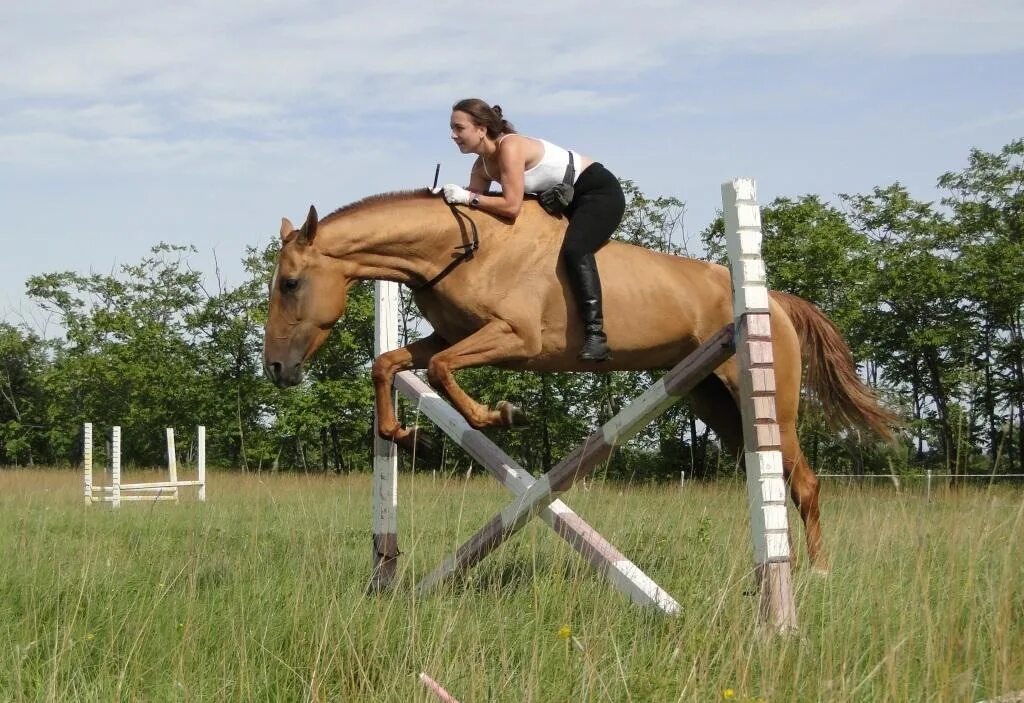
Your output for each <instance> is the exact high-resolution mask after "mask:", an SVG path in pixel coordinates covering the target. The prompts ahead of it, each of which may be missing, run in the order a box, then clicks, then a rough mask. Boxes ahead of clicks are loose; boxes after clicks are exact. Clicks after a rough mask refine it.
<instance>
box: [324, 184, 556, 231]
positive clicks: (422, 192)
mask: <svg viewBox="0 0 1024 703" xmlns="http://www.w3.org/2000/svg"><path fill="white" fill-rule="evenodd" d="M487 195H499V193H497V192H495V191H489V192H488V193H487ZM439 197H440V196H438V195H434V194H433V193H431V192H430V189H429V188H417V189H416V190H393V191H389V192H387V193H378V194H377V195H368V196H366V197H365V198H363V199H362V200H357V201H355V202H354V203H349V204H348V205H342V206H341V207H340V208H338V209H337V210H335V211H334V212H332V213H330V214H329V215H327V216H326V217H324V218H323V219H321V220H320V222H321V224H326V223H327V222H328V221H330V220H335V219H337V218H339V217H341V216H342V215H349V214H351V213H353V212H357V211H359V210H362V209H363V208H367V207H369V206H371V205H378V204H380V203H390V202H396V201H401V200H422V199H426V198H439ZM523 199H524V200H536V199H537V196H536V195H534V194H532V193H527V194H526V195H525V196H524V198H523Z"/></svg>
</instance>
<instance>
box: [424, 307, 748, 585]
mask: <svg viewBox="0 0 1024 703" xmlns="http://www.w3.org/2000/svg"><path fill="white" fill-rule="evenodd" d="M732 354H733V328H732V325H727V326H725V327H723V328H722V329H721V330H720V331H719V332H718V333H717V334H715V335H714V336H713V337H711V339H709V340H707V341H706V342H705V343H704V344H702V345H701V346H699V347H698V348H697V350H696V351H694V352H693V353H692V354H690V355H689V356H687V357H686V358H685V359H683V360H682V361H680V362H679V363H678V364H677V365H676V366H675V367H673V368H672V370H671V371H669V372H668V373H666V374H665V375H664V376H663V377H662V378H661V379H660V380H659V381H658V382H657V383H655V384H654V385H653V386H651V387H650V388H648V389H647V390H646V391H645V392H644V393H643V394H641V395H640V396H639V397H638V398H636V399H635V400H634V401H633V402H632V403H630V404H629V405H627V406H626V407H625V408H623V409H622V410H621V411H620V412H619V413H618V414H617V415H616V416H615V417H613V418H612V419H611V420H609V421H608V422H606V423H605V424H604V425H602V426H601V428H600V429H598V430H597V431H596V432H594V433H593V434H591V435H590V436H589V437H588V438H587V439H586V440H585V441H584V442H583V444H581V445H580V446H579V447H577V448H576V449H575V450H574V451H573V452H572V453H571V454H570V455H569V456H567V457H566V458H565V459H563V460H562V461H560V462H558V464H556V465H555V467H554V468H552V469H551V470H550V471H548V472H547V473H546V474H544V475H543V476H542V477H541V478H540V479H538V480H536V481H535V482H534V483H532V484H531V485H530V486H529V488H528V489H527V490H526V491H525V492H523V493H522V494H521V495H519V496H518V497H517V498H516V500H515V501H513V502H512V503H510V504H509V505H508V506H507V507H506V508H505V509H504V510H502V511H501V512H500V513H498V514H497V515H495V516H494V517H493V518H491V520H490V521H489V522H488V523H487V524H486V525H485V526H484V527H483V528H481V529H480V530H479V531H477V533H476V534H474V535H473V536H472V537H471V538H470V539H469V540H468V541H466V542H464V543H463V544H462V546H460V547H459V548H458V550H456V552H455V554H453V555H451V556H449V557H448V558H446V559H445V560H444V562H442V563H441V565H440V566H438V567H437V568H436V569H434V571H432V572H431V573H430V574H428V575H427V576H426V578H424V579H423V580H422V581H421V582H420V590H421V591H428V590H430V589H431V588H434V587H435V586H437V585H438V584H440V583H443V582H444V581H446V580H448V579H450V578H451V577H453V576H455V575H456V574H459V573H462V572H464V571H465V570H466V569H468V568H470V567H471V566H473V565H474V564H476V563H478V562H479V561H480V560H481V559H483V558H484V557H485V556H487V555H488V554H490V553H491V552H493V551H494V550H495V549H497V548H498V547H500V546H501V545H502V544H504V543H505V541H506V540H507V539H508V538H509V537H511V536H512V535H514V534H515V533H516V532H518V531H519V530H521V529H522V528H523V527H524V526H525V525H526V523H527V522H528V521H529V520H530V518H532V517H533V516H534V515H537V514H538V513H540V512H541V511H542V510H543V509H544V508H545V507H546V506H548V505H549V504H550V503H551V502H552V501H554V500H556V499H557V498H558V497H559V496H560V495H562V493H564V492H565V491H567V490H569V488H570V487H571V486H572V485H573V483H574V482H575V481H577V480H578V479H581V478H583V477H585V476H586V475H587V474H589V473H590V472H591V471H593V470H594V469H595V468H596V467H597V466H598V465H599V464H600V463H601V462H602V461H604V460H605V459H607V458H608V457H609V456H610V455H611V453H612V450H613V449H614V448H615V447H616V446H617V445H618V444H621V443H622V442H625V441H626V440H628V439H630V438H631V437H633V436H634V435H635V434H637V433H638V432H639V431H640V430H642V429H643V428H644V427H646V426H647V425H648V424H649V423H650V422H651V420H653V419H654V418H656V417H658V416H659V415H661V414H662V413H664V412H665V410H667V409H668V408H669V407H671V406H672V405H674V404H675V403H676V402H677V401H678V400H679V399H680V398H682V397H683V396H685V395H686V394H687V393H689V392H690V391H691V390H693V388H694V386H696V385H697V384H698V383H699V382H700V381H701V380H702V379H703V378H704V377H705V376H707V375H708V374H709V373H711V372H712V371H713V370H714V369H715V368H717V367H718V366H720V365H721V364H722V363H723V362H724V361H726V360H727V359H728V358H729V357H730V356H732Z"/></svg>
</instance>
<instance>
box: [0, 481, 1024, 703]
mask: <svg viewBox="0 0 1024 703" xmlns="http://www.w3.org/2000/svg"><path fill="white" fill-rule="evenodd" d="M80 478H81V477H80V474H76V473H74V472H72V471H70V470H65V471H57V470H51V471H28V470H24V471H22V470H7V471H0V559H2V567H0V568H2V571H0V573H2V577H0V700H2V701H42V700H52V701H307V700H308V701H427V700H434V699H433V698H432V697H431V695H430V694H429V693H428V692H427V690H426V689H425V688H424V687H423V686H422V685H421V684H419V683H418V681H417V675H418V673H419V672H420V671H425V672H427V673H428V674H430V675H431V676H432V677H434V678H435V679H437V680H438V681H439V682H441V683H442V684H443V685H444V686H445V687H446V688H447V689H448V690H449V691H450V692H451V693H452V694H453V695H454V696H455V697H457V698H458V699H459V700H461V701H462V702H463V703H466V702H467V701H719V700H735V701H771V702H773V703H774V702H782V701H830V702H831V701H979V700H984V699H994V698H996V697H997V696H999V695H1002V694H1006V693H1008V692H1011V691H1018V690H1020V689H1024V494H1022V493H1021V492H1020V491H1019V490H1014V489H1010V488H996V489H978V488H974V489H969V490H964V491H962V492H957V493H950V492H939V493H938V494H937V495H936V499H935V500H934V501H933V502H932V503H931V504H929V503H927V502H926V501H925V500H924V497H923V495H922V494H921V493H911V494H907V493H904V494H897V493H895V492H894V490H893V489H892V487H891V486H886V487H876V488H872V489H855V488H849V487H842V488H840V487H838V486H836V487H831V486H828V485H826V489H825V491H824V493H823V524H824V527H825V536H826V540H827V543H828V545H829V547H830V551H831V555H832V562H833V568H832V572H831V574H830V575H829V576H827V577H821V576H818V575H816V574H813V573H812V572H811V571H810V570H809V569H808V568H807V564H806V559H805V558H804V553H803V548H802V538H803V534H802V531H797V533H796V535H797V537H796V540H795V543H796V544H798V545H800V548H799V553H800V559H801V560H800V562H799V563H798V564H797V566H796V568H795V571H794V573H795V582H796V588H797V594H796V596H797V608H798V615H799V618H800V627H801V629H800V633H799V635H797V636H795V637H790V638H778V637H773V636H768V635H764V634H758V633H757V631H756V629H755V618H754V609H755V604H756V600H755V598H754V597H753V596H752V595H751V588H752V585H753V582H752V578H751V574H750V562H751V548H750V540H749V537H748V534H747V530H748V527H747V513H746V505H745V494H744V489H743V486H742V485H740V484H734V485H726V484H720V485H707V486H705V485H698V484H691V485H688V486H687V487H686V488H685V489H681V488H680V487H678V486H672V487H669V486H663V487H657V488H628V489H622V488H621V487H617V486H612V485H608V486H601V485H598V486H595V487H593V488H592V489H591V490H589V491H582V490H579V489H577V490H574V491H572V492H570V493H569V494H568V495H567V496H566V501H567V502H568V503H569V504H570V505H571V506H572V507H573V508H574V509H575V510H576V511H577V512H579V513H580V514H581V515H582V516H583V517H584V518H585V519H586V520H588V521H589V522H590V523H591V524H593V525H594V526H595V527H596V528H598V529H599V530H600V531H601V532H602V533H603V534H604V535H605V536H606V537H608V538H609V540H610V541H611V542H613V543H614V544H615V545H616V546H618V547H619V548H620V549H621V550H622V551H623V552H624V553H625V554H626V555H627V556H629V557H630V558H631V559H633V561H635V562H636V563H637V564H638V565H639V566H640V567H641V568H643V569H645V570H646V571H647V573H648V574H649V575H650V576H651V577H652V578H654V579H655V580H656V581H658V582H659V583H660V584H661V585H662V586H663V587H664V588H666V589H667V590H668V591H669V592H670V593H672V594H673V595H674V596H675V597H676V598H677V599H678V600H679V601H680V603H681V604H682V606H683V614H682V616H680V617H677V618H667V617H664V616H661V615H657V614H654V613H650V612H647V611H644V610H642V609H640V608H637V607H635V606H632V605H630V604H629V603H628V602H627V601H626V600H625V598H624V597H622V596H621V595H620V594H619V593H618V592H617V591H614V590H612V589H611V588H610V587H608V586H606V585H605V584H604V582H603V581H602V580H601V579H599V578H597V577H596V576H595V575H594V574H593V573H592V572H591V570H590V568H589V566H587V565H586V563H585V562H583V560H582V559H581V558H580V557H578V556H577V555H576V554H575V552H573V551H572V550H571V549H569V548H568V547H567V546H565V544H564V543H563V542H561V540H559V539H558V538H557V537H555V536H554V535H553V534H551V532H550V531H549V530H548V529H547V528H546V526H544V525H543V524H542V523H540V522H539V521H535V524H534V525H533V526H532V527H531V528H529V529H527V530H526V531H524V533H523V534H522V535H520V536H519V537H516V538H515V539H513V540H512V541H511V542H510V543H509V544H508V545H506V546H505V547H503V548H502V549H501V550H499V551H498V552H496V553H495V554H494V555H492V556H491V557H490V558H489V559H487V560H485V561H484V562H483V564H482V565H481V566H479V567H478V568H477V569H475V570H474V571H473V572H472V573H471V575H470V577H469V578H468V579H467V580H465V581H462V582H459V583H456V584H454V585H453V586H451V587H450V588H449V589H448V590H446V591H443V592H441V593H438V594H436V595H432V596H429V597H424V598H414V597H413V596H412V588H411V585H412V583H413V580H414V578H415V577H416V576H420V575H423V574H424V573H426V572H427V571H428V570H429V569H431V568H432V567H433V566H435V565H436V563H437V562H438V561H439V560H440V559H441V557H442V556H443V555H444V554H445V553H446V552H447V551H449V550H451V549H452V548H454V547H455V546H456V545H457V544H458V543H459V542H460V541H461V540H462V539H464V538H465V537H467V536H468V535H469V534H470V533H471V532H472V531H473V530H475V529H476V528H477V527H479V526H480V525H481V524H482V523H483V522H484V521H485V520H486V519H487V518H488V517H490V516H491V515H492V514H493V513H494V512H495V511H496V510H497V509H499V508H500V507H501V506H502V505H503V504H504V503H505V501H506V499H507V494H506V493H504V491H503V490H502V489H501V488H500V487H498V486H497V484H496V483H495V482H494V481H493V480H491V479H489V478H475V479H470V480H465V479H463V478H462V477H457V478H450V479H447V480H445V479H441V478H438V479H436V480H435V479H433V478H432V477H431V476H430V475H418V476H415V477H413V476H410V475H402V476H401V481H400V518H399V519H400V546H401V548H402V551H403V556H402V571H401V576H402V581H401V583H400V584H399V586H398V587H397V588H396V589H395V590H394V591H393V592H391V593H389V594H387V595H383V596H367V595H365V594H364V586H365V584H366V579H367V576H368V570H369V566H370V561H371V554H370V478H369V477H368V476H351V477H340V478H339V477H320V476H316V477H304V476H294V475H263V476H259V477H257V476H254V475H248V476H243V475H239V474H216V473H214V474H213V475H212V476H211V477H210V487H209V489H208V493H209V502H208V503H206V504H200V503H196V502H195V501H194V497H193V494H192V493H191V491H186V492H184V493H183V499H182V502H181V503H180V504H172V503H159V504H155V503H134V504H126V505H124V506H122V508H121V509H120V510H118V511H116V512H114V511H111V510H110V509H109V507H107V506H105V505H94V506H92V507H86V506H84V505H83V504H82V499H81V487H80ZM126 478H130V479H131V480H133V481H134V480H144V479H143V474H141V473H140V472H135V473H130V474H128V476H127V477H126ZM792 517H793V524H794V525H795V524H797V522H798V521H797V519H796V516H795V513H793V514H792Z"/></svg>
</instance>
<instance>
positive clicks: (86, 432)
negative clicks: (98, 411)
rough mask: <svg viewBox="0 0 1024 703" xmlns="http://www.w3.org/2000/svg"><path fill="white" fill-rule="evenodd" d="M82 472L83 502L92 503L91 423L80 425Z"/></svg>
mask: <svg viewBox="0 0 1024 703" xmlns="http://www.w3.org/2000/svg"><path fill="white" fill-rule="evenodd" d="M82 472H83V473H84V479H85V504H86V505H92V423H91V422H87V423H85V424H84V425H83V426H82Z"/></svg>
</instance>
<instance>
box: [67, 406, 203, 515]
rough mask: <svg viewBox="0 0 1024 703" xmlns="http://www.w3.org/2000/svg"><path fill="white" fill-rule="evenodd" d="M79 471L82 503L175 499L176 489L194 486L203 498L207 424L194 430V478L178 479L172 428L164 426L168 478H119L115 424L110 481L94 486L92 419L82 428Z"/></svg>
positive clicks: (118, 439)
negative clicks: (129, 480)
mask: <svg viewBox="0 0 1024 703" xmlns="http://www.w3.org/2000/svg"><path fill="white" fill-rule="evenodd" d="M82 430H83V431H82V444H83V447H82V448H83V452H82V471H83V480H84V484H85V504H86V505H92V504H93V503H110V506H111V507H112V508H118V507H120V506H121V502H122V501H146V502H153V501H160V500H173V501H175V502H177V501H178V489H179V488H187V487H190V486H195V487H197V488H198V489H199V490H198V492H197V496H196V497H197V498H198V499H199V500H200V501H204V502H205V501H206V428H205V427H204V426H202V425H199V427H198V428H197V433H196V445H197V447H196V472H197V474H198V476H197V478H196V480H194V481H179V480H178V461H177V456H176V453H175V450H174V428H173V427H168V428H167V473H168V480H166V481H153V482H150V483H122V482H121V428H120V427H114V428H113V429H112V432H111V444H110V485H109V486H94V485H93V482H92V423H91V422H87V423H85V425H84V426H83V428H82Z"/></svg>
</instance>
